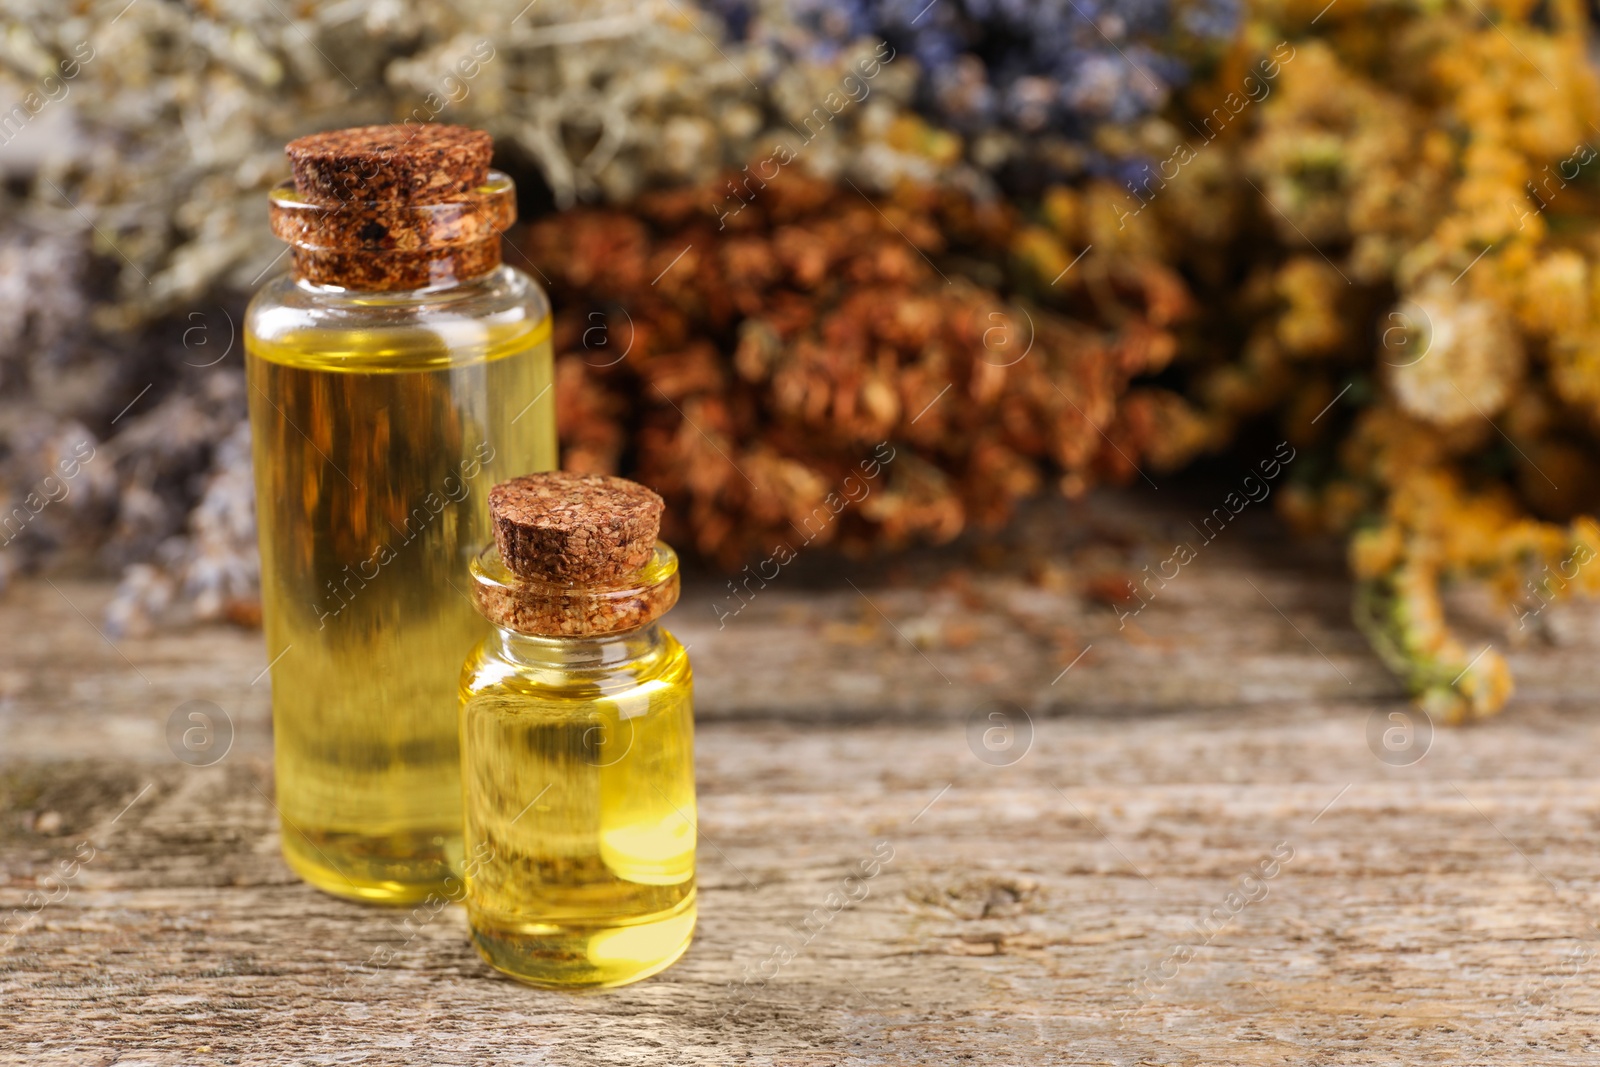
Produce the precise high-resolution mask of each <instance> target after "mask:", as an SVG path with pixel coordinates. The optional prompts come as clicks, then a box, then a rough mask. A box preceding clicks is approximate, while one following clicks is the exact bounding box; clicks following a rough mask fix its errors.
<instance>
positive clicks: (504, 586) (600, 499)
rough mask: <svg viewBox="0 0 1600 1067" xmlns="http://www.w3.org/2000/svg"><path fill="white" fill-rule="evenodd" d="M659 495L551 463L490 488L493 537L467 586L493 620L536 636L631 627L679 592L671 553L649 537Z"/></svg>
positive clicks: (655, 527)
mask: <svg viewBox="0 0 1600 1067" xmlns="http://www.w3.org/2000/svg"><path fill="white" fill-rule="evenodd" d="M664 510H665V506H664V505H663V504H662V501H661V498H660V497H659V496H657V495H656V494H655V493H653V492H651V491H650V490H649V489H646V488H645V487H644V486H642V485H639V484H638V483H636V482H630V481H627V480H626V479H624V478H612V477H609V476H607V475H600V474H570V473H566V472H563V471H552V472H550V473H547V474H529V475H525V476H524V477H521V478H513V479H511V480H510V481H507V482H501V483H500V484H499V485H497V486H495V487H494V488H493V489H491V490H489V515H490V518H491V519H492V520H493V524H494V539H495V544H494V546H491V547H489V548H486V549H484V551H483V553H482V554H480V555H479V556H478V558H477V559H475V560H473V561H472V566H471V571H472V596H473V601H474V603H476V604H477V606H478V611H479V612H481V613H482V615H483V617H484V618H486V619H488V620H489V621H490V622H492V623H494V624H495V625H496V626H499V627H503V628H505V629H508V630H514V631H516V632H518V633H521V634H528V635H531V636H535V637H595V636H601V635H604V634H614V633H619V632H622V631H626V630H633V629H636V628H637V627H640V626H645V625H648V624H649V623H652V622H654V621H655V620H656V619H659V618H660V617H661V616H662V615H663V614H664V613H665V612H666V611H667V609H668V608H670V607H672V605H674V604H676V603H677V602H678V557H677V556H676V555H675V554H674V553H673V551H672V549H670V548H668V547H667V546H666V545H663V544H660V543H659V542H657V541H656V534H657V533H658V532H659V530H660V527H661V513H662V512H663V511H664Z"/></svg>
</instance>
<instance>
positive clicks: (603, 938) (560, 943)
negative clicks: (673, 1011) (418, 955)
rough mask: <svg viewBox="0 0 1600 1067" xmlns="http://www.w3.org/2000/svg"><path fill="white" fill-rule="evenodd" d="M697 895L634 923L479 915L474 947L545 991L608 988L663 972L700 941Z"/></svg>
mask: <svg viewBox="0 0 1600 1067" xmlns="http://www.w3.org/2000/svg"><path fill="white" fill-rule="evenodd" d="M695 917H696V907H695V896H694V894H693V893H691V894H690V895H689V896H688V897H686V898H685V899H684V900H683V901H682V902H681V903H679V904H678V905H676V906H675V907H673V908H672V909H670V910H669V911H663V912H657V913H656V914H654V915H650V916H646V917H645V918H643V919H642V920H639V921H634V922H628V923H603V924H582V923H571V922H562V923H531V922H530V923H494V922H489V921H486V920H484V919H483V918H482V917H480V916H478V915H476V914H473V913H471V912H470V909H469V920H470V922H471V925H472V944H473V947H474V948H476V949H477V950H478V955H480V956H482V957H483V958H484V961H485V962H487V963H488V964H489V966H491V967H493V968H494V969H495V970H497V971H500V972H502V973H504V974H508V975H510V976H511V977H512V978H515V979H516V980H517V981H519V982H523V983H525V984H527V985H532V986H539V987H541V988H545V989H604V988H608V987H611V986H620V985H627V984H628V983H629V982H637V981H639V980H641V979H644V978H649V977H650V976H651V975H654V974H659V973H661V972H662V971H664V970H666V969H667V968H668V967H670V966H672V965H673V964H674V963H676V962H677V961H678V958H679V957H680V956H682V955H683V954H684V952H685V951H687V950H688V948H689V943H690V941H692V940H693V939H694V925H695Z"/></svg>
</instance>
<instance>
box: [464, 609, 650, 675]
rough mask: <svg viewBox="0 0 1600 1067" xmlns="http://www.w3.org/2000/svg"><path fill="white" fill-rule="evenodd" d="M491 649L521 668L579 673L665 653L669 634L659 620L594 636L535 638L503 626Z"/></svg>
mask: <svg viewBox="0 0 1600 1067" xmlns="http://www.w3.org/2000/svg"><path fill="white" fill-rule="evenodd" d="M489 643H490V648H491V651H493V652H494V653H496V654H497V655H498V656H500V657H501V658H502V659H505V660H506V661H508V662H510V663H514V664H516V665H517V666H519V667H524V668H528V669H532V670H548V671H561V672H567V673H577V672H584V671H606V672H609V671H615V670H622V669H626V668H629V667H634V666H637V665H639V664H641V663H643V662H645V661H647V660H651V659H654V658H655V657H657V656H659V655H661V653H662V652H663V651H664V650H665V649H666V636H665V634H664V632H663V631H662V629H661V627H660V625H659V624H657V623H653V622H652V623H650V624H648V625H646V626H640V627H638V628H637V629H633V630H624V631H622V632H620V633H610V634H600V635H597V636H593V637H587V636H586V637H533V636H530V635H528V634H523V633H518V632H517V631H515V630H510V629H507V628H506V627H503V626H496V627H494V628H493V630H492V631H491V633H490V635H489Z"/></svg>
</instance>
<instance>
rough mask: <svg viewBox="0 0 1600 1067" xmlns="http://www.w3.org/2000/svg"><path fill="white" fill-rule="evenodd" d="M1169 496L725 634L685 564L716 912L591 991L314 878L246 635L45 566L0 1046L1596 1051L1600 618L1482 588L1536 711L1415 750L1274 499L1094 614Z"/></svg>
mask: <svg viewBox="0 0 1600 1067" xmlns="http://www.w3.org/2000/svg"><path fill="white" fill-rule="evenodd" d="M1158 496H1160V497H1162V498H1163V499H1162V502H1161V503H1160V504H1159V505H1158V504H1157V503H1156V502H1155V501H1156V498H1157V497H1158ZM1174 497H1175V494H1172V493H1168V492H1165V491H1164V492H1163V493H1161V494H1156V493H1153V492H1149V491H1146V492H1131V491H1130V492H1125V493H1103V494H1098V495H1096V496H1093V497H1091V499H1090V500H1089V501H1088V502H1087V503H1086V504H1080V505H1077V506H1067V505H1051V506H1046V507H1041V508H1039V509H1037V510H1036V511H1034V512H1032V513H1030V514H1029V515H1028V516H1027V517H1026V518H1025V520H1024V521H1022V522H1020V523H1019V524H1017V525H1016V526H1015V527H1014V528H1012V529H1011V530H1010V531H1009V532H1008V533H1007V535H1006V536H1005V537H1004V538H998V539H994V540H989V541H982V540H974V541H973V542H970V543H968V544H966V545H964V546H957V547H954V548H949V549H945V550H942V551H932V552H926V553H923V554H921V555H919V556H916V557H914V558H911V559H908V560H902V561H898V562H895V563H893V564H892V565H883V564H871V563H859V564H850V565H842V564H840V563H839V561H837V560H831V559H827V558H823V557H820V556H819V557H817V558H815V559H802V560H800V561H798V562H797V563H796V564H795V565H794V566H793V567H792V568H791V569H789V570H786V572H785V573H784V574H783V575H782V576H781V577H780V578H779V579H778V580H777V581H775V582H774V583H772V585H771V586H769V587H768V588H766V589H763V590H760V591H759V593H758V594H757V595H756V596H755V597H754V599H753V600H751V601H750V603H749V604H748V605H747V606H746V607H745V608H744V609H743V610H742V611H741V612H740V613H739V614H738V615H737V616H734V617H731V618H727V619H725V620H724V623H725V625H723V626H722V627H721V628H719V627H718V623H717V613H716V611H715V610H714V609H713V605H714V604H716V603H720V602H721V601H720V597H721V596H722V595H723V594H725V593H726V588H725V587H724V586H722V583H721V581H719V580H717V579H714V578H710V577H704V578H699V579H696V580H694V581H691V582H690V583H688V584H687V585H686V589H685V595H684V598H683V600H682V602H681V603H680V605H679V607H678V608H677V609H676V610H675V611H674V613H673V616H672V617H671V621H672V622H673V623H674V627H673V628H674V629H675V631H676V632H678V633H679V634H680V636H681V637H682V638H683V639H684V640H685V641H686V642H687V643H689V644H690V645H691V650H692V651H691V655H692V657H693V658H694V660H695V664H696V673H697V694H698V707H697V713H698V719H699V728H698V729H699V732H698V737H697V752H696V757H697V766H698V774H699V789H700V826H701V833H702V841H701V846H700V852H699V857H700V866H699V878H700V886H701V893H702V895H701V910H700V925H699V930H698V934H697V936H696V940H695V943H694V945H693V947H692V948H691V949H690V951H689V953H688V955H687V956H685V957H684V958H683V960H682V961H680V962H679V963H678V964H677V965H676V966H674V967H673V968H672V969H670V970H669V971H667V972H666V973H665V974H663V975H662V976H660V977H658V978H656V979H653V980H651V981H647V982H644V983H641V984H638V985H635V986H631V987H627V988H624V989H621V990H616V991H610V992H605V993H596V994H588V995H560V994H554V993H548V992H541V991H536V990H531V989H527V988H524V987H521V986H519V985H517V984H516V983H514V982H511V981H509V980H506V979H504V978H502V977H500V976H498V975H496V974H495V973H493V972H491V971H490V970H489V969H488V968H487V967H486V966H485V965H484V964H482V963H481V962H480V961H479V960H478V958H477V956H476V955H475V954H474V953H473V951H472V950H471V948H470V947H469V946H468V944H467V942H466V939H465V923H464V918H463V915H462V913H461V912H460V910H459V909H456V908H449V909H446V910H443V911H441V912H439V913H437V914H432V913H430V912H428V911H426V910H424V911H422V912H418V913H406V912H403V911H396V910H391V909H382V908H373V907H365V906H361V905H357V904H353V903H347V902H344V901H342V900H337V899H334V898H332V897H329V896H325V895H323V894H321V893H318V892H316V891H314V890H312V889H310V888H308V887H306V886H304V885H303V884H301V883H299V882H298V881H297V880H296V879H295V878H294V877H293V876H292V875H291V874H290V873H289V871H288V870H287V868H285V866H284V865H283V862H282V861H281V860H280V858H279V855H278V831H277V822H276V817H275V815H274V812H273V808H272V804H271V802H270V800H269V797H270V796H271V794H272V788H273V786H272V773H271V740H270V716H269V699H270V695H269V693H268V683H267V681H266V679H265V678H264V677H262V676H261V674H262V671H263V668H264V667H265V665H266V655H265V651H264V649H263V647H262V642H261V636H260V634H259V633H257V632H249V631H241V630H235V629H227V628H207V629H201V630H196V631H190V632H187V633H177V634H164V635H160V636H156V637H150V638H143V639H132V638H118V639H116V640H115V643H114V644H113V643H112V642H110V641H108V640H106V639H104V638H103V637H102V635H101V634H100V633H98V632H97V630H96V627H98V626H99V620H100V613H101V611H102V609H103V607H104V604H105V602H106V601H107V599H108V597H109V596H110V593H111V588H110V586H109V585H107V584H105V583H90V582H81V581H69V580H65V579H63V578H60V577H50V578H49V580H48V581H47V580H45V579H44V578H34V579H29V580H26V581H23V582H21V583H19V584H18V585H17V586H16V587H14V588H13V589H12V590H11V591H10V592H9V593H8V594H6V596H5V597H4V598H3V599H0V923H3V925H0V1062H5V1063H19V1064H40V1063H74V1064H80V1063H81V1064H111V1063H116V1064H121V1065H125V1067H126V1065H134V1064H163V1065H164V1064H209V1063H263V1064H298V1063H311V1064H354V1063H442V1064H477V1063H551V1064H700V1063H706V1064H913V1063H916V1064H921V1063H926V1064H961V1063H976V1064H1027V1065H1035V1064H1119V1065H1122V1064H1208V1065H1209V1064H1266V1063H1284V1064H1340V1065H1345V1064H1397V1063H1407V1064H1409V1063H1419V1064H1421V1063H1426V1064H1430V1065H1464V1064H1480V1063H1481V1064H1517V1065H1529V1064H1592V1063H1594V1062H1596V1049H1595V1044H1596V1032H1597V1013H1600V982H1597V981H1596V980H1595V977H1596V973H1597V970H1600V967H1597V960H1600V945H1597V926H1600V922H1597V920H1600V900H1597V890H1596V886H1595V875H1596V873H1597V872H1600V858H1597V856H1596V850H1595V847H1594V846H1595V843H1596V830H1597V823H1600V785H1597V784H1596V782H1595V780H1594V777H1593V775H1592V773H1591V769H1592V763H1593V758H1594V756H1595V754H1596V753H1597V752H1600V728H1597V727H1600V719H1597V717H1596V716H1595V715H1594V714H1593V709H1592V707H1591V704H1592V703H1593V698H1594V695H1595V693H1596V692H1597V689H1600V687H1597V680H1600V679H1597V676H1600V657H1597V656H1596V655H1595V650H1596V649H1597V648H1600V609H1597V608H1596V607H1595V606H1592V605H1576V606H1570V607H1568V606H1562V607H1552V608H1549V609H1547V611H1546V613H1545V614H1544V616H1542V620H1543V621H1544V622H1546V623H1548V625H1547V626H1546V627H1545V630H1546V632H1545V634H1544V635H1543V636H1541V637H1539V638H1536V639H1535V640H1534V641H1531V642H1529V643H1527V644H1525V645H1522V646H1520V647H1512V646H1511V645H1510V644H1508V642H1507V639H1506V636H1505V626H1504V622H1505V619H1504V617H1501V616H1498V615H1495V614H1493V613H1490V612H1488V611H1487V609H1485V608H1484V607H1483V605H1482V604H1480V603H1477V602H1475V601H1471V600H1464V601H1462V602H1461V603H1460V604H1459V605H1458V607H1459V608H1460V610H1461V611H1462V612H1463V613H1464V617H1466V618H1468V619H1469V620H1471V621H1472V624H1473V625H1474V626H1477V627H1478V631H1475V632H1481V633H1482V635H1483V640H1484V642H1485V643H1488V642H1490V641H1492V642H1494V643H1495V644H1496V647H1499V648H1502V649H1505V650H1508V651H1509V654H1510V656H1511V660H1512V664H1513V667H1514V669H1515V670H1516V672H1517V677H1518V683H1519V690H1518V695H1517V696H1516V697H1515V698H1514V699H1513V703H1512V705H1511V707H1510V708H1509V709H1508V710H1507V711H1506V712H1505V713H1504V714H1503V715H1502V716H1501V717H1500V718H1498V719H1496V720H1494V721H1492V722H1489V723H1487V724H1484V725H1481V726H1477V727H1473V728H1470V729H1448V728H1443V727H1441V728H1440V729H1438V730H1437V731H1435V732H1433V734H1432V737H1431V741H1429V740H1428V739H1427V733H1428V731H1427V730H1426V728H1425V724H1422V723H1420V722H1417V721H1416V720H1415V719H1413V720H1412V724H1413V727H1414V729H1413V732H1412V733H1411V734H1410V740H1411V746H1412V747H1411V748H1409V749H1402V750H1399V751H1395V750H1392V749H1386V748H1385V747H1384V745H1383V743H1382V735H1383V732H1384V731H1385V730H1387V729H1390V728H1395V729H1399V730H1401V733H1398V734H1391V735H1390V741H1391V743H1394V742H1395V741H1396V740H1403V739H1404V728H1405V720H1404V719H1403V718H1402V719H1392V718H1391V716H1393V715H1401V716H1403V715H1404V714H1405V713H1406V712H1407V711H1408V707H1407V705H1406V703H1405V701H1404V700H1403V699H1402V697H1401V694H1400V693H1399V690H1398V688H1397V686H1396V685H1395V683H1394V682H1393V681H1392V680H1391V679H1390V678H1389V677H1388V676H1387V675H1386V674H1385V673H1384V672H1383V670H1382V669H1381V667H1380V666H1379V664H1378V663H1377V661H1376V660H1375V659H1374V658H1373V657H1372V655H1371V654H1370V653H1369V652H1368V651H1367V649H1366V646H1365V644H1364V642H1363V640H1362V638H1361V637H1360V635H1359V634H1357V633H1356V632H1355V631H1354V630H1353V629H1352V627H1351V625H1350V623H1349V610H1348V602H1349V588H1348V585H1347V582H1346V580H1345V579H1344V577H1343V575H1342V571H1341V568H1340V566H1339V557H1338V553H1337V551H1336V549H1330V548H1327V547H1321V548H1308V547H1305V546H1297V545H1293V544H1289V543H1286V539H1285V538H1284V536H1283V534H1282V532H1281V531H1280V530H1279V529H1278V527H1276V526H1275V525H1274V524H1273V523H1272V522H1271V521H1270V520H1268V519H1267V518H1266V517H1265V516H1262V517H1259V518H1254V519H1251V520H1250V521H1246V522H1241V523H1240V524H1239V525H1238V526H1236V527H1234V528H1230V530H1229V531H1228V533H1227V536H1225V537H1220V538H1218V540H1217V541H1216V542H1214V543H1212V544H1210V545H1206V546H1204V547H1203V549H1202V551H1201V552H1200V555H1199V558H1198V559H1197V560H1196V561H1195V562H1193V563H1191V564H1190V565H1189V566H1188V567H1186V568H1185V569H1184V571H1183V573H1182V574H1181V575H1180V577H1179V578H1178V579H1175V580H1174V581H1173V582H1171V583H1170V584H1169V585H1168V586H1167V587H1166V588H1164V589H1162V590H1161V592H1160V594H1159V596H1158V597H1157V598H1156V599H1154V600H1152V601H1151V602H1150V603H1149V604H1148V606H1146V607H1145V608H1144V609H1143V610H1142V611H1141V612H1140V614H1139V615H1138V616H1137V618H1130V619H1129V620H1127V621H1126V623H1125V624H1123V625H1120V626H1119V622H1118V618H1117V614H1116V612H1115V611H1114V610H1113V609H1112V608H1110V607H1108V606H1106V605H1104V604H1102V603H1098V602H1096V600H1095V598H1094V597H1093V596H1092V595H1086V591H1087V592H1090V593H1092V592H1093V590H1095V589H1097V588H1103V587H1105V586H1106V585H1108V584H1111V583H1114V582H1115V581H1116V580H1118V579H1119V577H1120V576H1122V575H1125V574H1128V573H1135V572H1138V571H1139V569H1140V568H1142V567H1143V566H1144V564H1146V563H1154V562H1155V561H1156V560H1159V559H1162V558H1165V557H1166V556H1167V555H1168V554H1170V551H1171V547H1170V546H1171V542H1172V541H1173V540H1174V539H1176V538H1178V537H1180V536H1181V530H1182V529H1183V527H1184V520H1185V519H1186V517H1187V516H1188V515H1189V514H1202V513H1204V512H1205V511H1206V510H1207V507H1208V505H1207V503H1206V502H1205V501H1203V500H1187V501H1186V500H1183V499H1174ZM1085 648H1087V649H1088V650H1087V651H1086V652H1085V651H1084V649H1085ZM1069 665H1070V669H1067V670H1065V673H1063V670H1064V669H1065V668H1068V667H1069ZM190 700H204V701H211V702H213V703H215V704H216V705H217V706H219V707H220V708H221V709H222V710H223V711H224V712H225V713H226V717H227V720H228V721H230V722H231V726H232V732H233V738H232V743H231V747H230V748H229V749H228V752H227V755H226V756H225V757H224V758H222V759H221V760H219V761H218V762H216V763H214V764H213V765H210V766H204V767H196V766H189V765H187V764H185V763H183V762H180V761H179V760H178V759H177V758H175V757H174V755H173V752H172V751H171V750H170V749H169V746H168V742H167V739H166V738H167V724H168V720H169V718H170V717H171V716H172V715H173V713H174V711H175V709H176V708H178V706H179V705H181V704H183V703H184V702H186V701H190ZM996 714H998V715H1001V716H1002V718H1000V719H995V718H992V717H991V716H993V715H996ZM992 729H997V730H998V731H999V732H990V733H987V734H986V731H988V730H992ZM1008 729H1009V731H1010V732H1009V733H1007V730H1008ZM1369 738H1376V739H1377V740H1375V741H1374V740H1369ZM1008 740H1009V741H1010V742H1011V744H1010V747H1009V748H1008V747H1006V742H1007V741H1008ZM1024 742H1026V743H1024ZM1424 749H1426V752H1425V754H1424ZM1375 753H1383V754H1384V756H1385V759H1380V758H1379V757H1378V755H1377V754H1375ZM1419 757H1420V758H1419ZM85 856H92V858H89V859H88V860H87V861H86V862H82V863H80V864H79V865H78V866H77V867H76V868H75V869H74V868H71V867H70V866H69V867H68V868H67V869H68V870H70V871H72V872H73V873H72V876H71V877H66V878H59V872H60V871H61V869H62V868H61V865H62V864H63V863H68V862H69V861H71V860H73V859H74V857H79V858H81V857H85ZM875 857H876V858H877V859H878V860H879V861H880V863H879V869H878V873H877V875H876V877H873V878H871V879H868V880H867V881H865V882H864V883H862V886H863V888H860V889H857V890H855V895H856V896H857V897H860V899H859V900H857V901H853V902H849V901H847V902H845V904H844V906H840V901H841V897H840V896H839V895H838V894H839V892H840V890H841V887H842V885H843V879H844V877H845V875H846V874H847V873H849V872H851V871H853V870H855V869H857V866H858V864H859V862H860V861H862V860H869V861H870V860H872V859H873V858H875ZM52 874H57V875H58V880H57V881H54V882H50V881H46V879H48V878H49V876H51V875H52ZM41 885H44V886H47V887H48V888H46V889H44V890H39V887H40V886H41ZM33 891H41V892H43V893H44V894H45V895H46V896H47V897H50V898H54V899H51V900H49V902H47V903H44V904H43V906H41V907H37V908H35V907H34V905H35V904H38V903H39V901H40V898H39V897H29V894H30V892H33ZM863 892H864V894H865V895H864V896H863V895H862V894H863ZM380 948H381V949H387V950H389V951H388V955H389V957H390V962H389V963H388V964H387V965H386V966H383V967H381V968H380V967H371V966H364V964H366V961H368V960H370V959H371V958H372V957H373V955H374V952H375V950H377V949H380Z"/></svg>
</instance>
